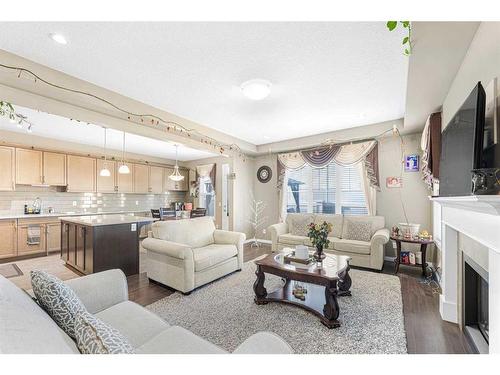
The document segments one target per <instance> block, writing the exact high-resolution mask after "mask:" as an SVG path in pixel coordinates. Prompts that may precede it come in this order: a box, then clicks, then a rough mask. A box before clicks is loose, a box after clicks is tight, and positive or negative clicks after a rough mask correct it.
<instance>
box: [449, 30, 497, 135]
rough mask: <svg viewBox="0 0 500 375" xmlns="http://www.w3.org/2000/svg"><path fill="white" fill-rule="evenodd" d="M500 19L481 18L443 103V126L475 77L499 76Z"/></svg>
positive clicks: (474, 81)
mask: <svg viewBox="0 0 500 375" xmlns="http://www.w3.org/2000/svg"><path fill="white" fill-rule="evenodd" d="M499 42H500V22H481V24H480V25H479V28H478V29H477V31H476V35H475V36H474V39H473V40H472V42H471V44H470V46H469V50H468V51H467V54H466V55H465V58H464V60H463V61H462V65H461V66H460V69H459V70H458V73H457V75H456V76H455V79H454V80H453V83H452V84H451V87H450V89H449V91H448V94H447V95H446V98H445V100H444V103H443V129H444V128H445V127H446V125H447V124H448V122H449V121H450V119H451V118H452V117H453V115H454V114H455V112H456V111H457V110H458V108H459V107H460V106H461V105H462V103H463V102H464V100H465V99H466V98H467V95H468V94H469V93H470V92H471V91H472V89H473V88H474V86H475V85H476V84H477V82H478V81H481V82H482V83H483V84H484V85H486V84H488V82H490V81H491V80H492V79H493V78H495V77H500V47H499Z"/></svg>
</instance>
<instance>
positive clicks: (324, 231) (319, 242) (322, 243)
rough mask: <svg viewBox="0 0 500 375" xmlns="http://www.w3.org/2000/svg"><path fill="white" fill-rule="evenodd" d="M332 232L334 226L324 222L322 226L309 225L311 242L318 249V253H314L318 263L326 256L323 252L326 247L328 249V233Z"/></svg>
mask: <svg viewBox="0 0 500 375" xmlns="http://www.w3.org/2000/svg"><path fill="white" fill-rule="evenodd" d="M331 231H332V224H330V223H327V222H326V221H324V222H323V223H321V224H314V223H310V224H309V233H308V234H307V236H308V237H309V239H310V240H311V242H312V244H313V246H315V247H316V252H315V253H314V259H316V261H317V262H322V261H323V259H325V257H326V255H325V254H324V252H323V249H324V248H325V247H328V245H329V244H330V240H329V239H328V233H330V232H331Z"/></svg>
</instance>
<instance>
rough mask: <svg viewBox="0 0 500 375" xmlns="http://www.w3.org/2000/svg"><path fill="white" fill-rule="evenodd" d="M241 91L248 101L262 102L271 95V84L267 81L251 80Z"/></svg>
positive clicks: (242, 85) (243, 84)
mask: <svg viewBox="0 0 500 375" xmlns="http://www.w3.org/2000/svg"><path fill="white" fill-rule="evenodd" d="M241 91H242V92H243V95H245V96H246V97H247V98H248V99H251V100H262V99H265V98H267V97H268V96H269V94H270V93H271V82H269V81H266V80H265V79H251V80H249V81H246V82H243V83H242V84H241Z"/></svg>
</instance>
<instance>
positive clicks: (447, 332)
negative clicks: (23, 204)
mask: <svg viewBox="0 0 500 375" xmlns="http://www.w3.org/2000/svg"><path fill="white" fill-rule="evenodd" d="M270 251H271V249H270V246H269V245H261V247H260V248H257V247H250V246H249V245H246V246H245V256H244V261H245V262H247V261H249V260H252V259H255V258H256V257H258V256H260V255H263V254H267V253H269V252H270ZM142 255H143V254H141V256H142ZM13 263H16V264H17V265H18V267H19V268H20V269H21V271H22V272H23V273H24V275H22V276H18V277H14V278H11V279H10V280H11V281H13V282H14V283H15V284H16V285H18V286H19V287H21V288H24V289H29V288H30V287H31V286H30V280H29V271H30V270H31V269H35V268H37V269H44V270H46V271H48V272H50V273H52V274H54V275H56V276H58V277H59V278H61V279H63V280H67V279H70V278H74V277H78V276H79V275H78V274H77V273H75V272H74V271H73V270H71V269H69V268H67V267H66V266H65V265H64V263H63V262H62V261H61V260H60V259H59V256H58V255H57V254H56V255H51V256H48V257H42V258H33V259H27V260H22V261H17V262H13ZM141 263H144V262H141ZM382 272H383V273H387V274H392V273H393V272H394V265H393V264H392V263H391V262H386V263H385V265H384V269H383V271H382ZM398 277H399V279H400V281H401V292H402V295H403V314H404V319H405V329H406V338H407V345H408V353H411V354H433V353H442V354H455V353H460V354H463V353H472V349H471V347H470V346H469V344H468V342H467V340H466V339H465V336H464V335H463V334H462V332H461V331H460V329H459V328H458V326H457V325H456V324H452V323H448V322H445V321H443V320H441V316H440V314H439V294H438V293H436V291H435V290H434V289H433V288H432V287H431V286H430V285H428V284H426V283H422V278H421V276H420V272H419V270H418V269H413V268H407V267H401V269H400V272H399V274H398ZM127 280H128V287H129V297H130V300H132V301H135V302H137V303H138V304H140V305H142V306H147V305H149V304H151V303H153V302H155V301H158V300H160V299H162V298H164V297H166V296H169V295H171V294H172V293H174V290H172V289H169V288H166V287H165V286H162V285H159V284H156V283H152V282H149V280H148V278H147V276H146V273H145V272H144V267H143V266H141V273H140V274H138V275H133V276H129V277H128V278H127Z"/></svg>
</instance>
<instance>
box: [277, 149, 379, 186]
mask: <svg viewBox="0 0 500 375" xmlns="http://www.w3.org/2000/svg"><path fill="white" fill-rule="evenodd" d="M361 161H364V163H365V167H366V171H367V176H368V178H369V180H370V185H371V186H373V187H376V188H379V187H380V183H379V175H378V143H377V141H366V142H359V143H350V144H344V145H341V146H339V145H330V146H322V147H318V148H317V149H313V150H302V151H294V152H288V153H283V154H278V188H279V189H281V188H282V187H283V181H284V175H285V170H298V169H301V168H303V167H304V166H305V165H309V166H310V167H312V168H323V167H325V166H327V165H328V164H330V163H331V162H334V163H336V164H339V165H344V166H347V165H354V164H357V163H359V162H361Z"/></svg>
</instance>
